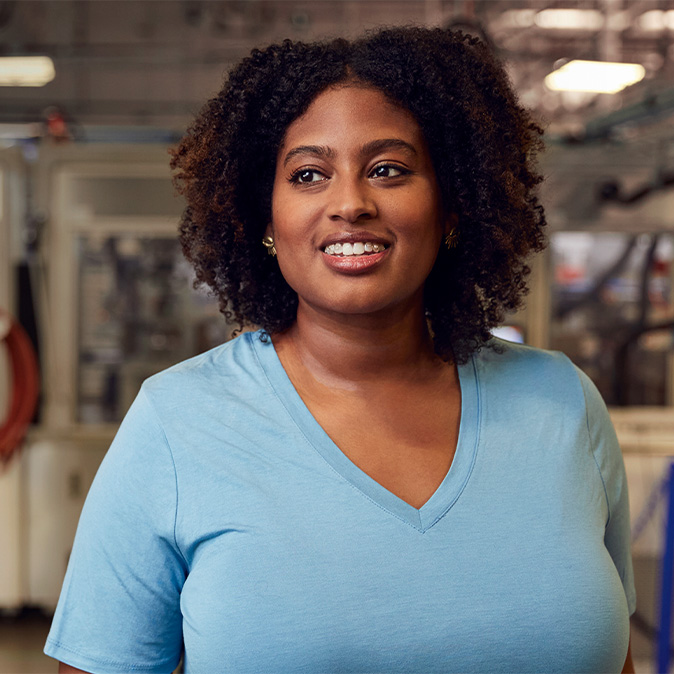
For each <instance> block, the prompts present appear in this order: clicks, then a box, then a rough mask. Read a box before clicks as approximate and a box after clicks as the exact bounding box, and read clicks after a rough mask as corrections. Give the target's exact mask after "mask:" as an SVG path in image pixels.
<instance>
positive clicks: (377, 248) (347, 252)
mask: <svg viewBox="0 0 674 674" xmlns="http://www.w3.org/2000/svg"><path fill="white" fill-rule="evenodd" d="M386 248H387V246H386V244H383V243H373V242H372V241H356V242H355V243H349V242H346V243H332V244H330V245H329V246H326V247H325V248H324V249H323V252H324V253H327V254H328V255H338V256H340V255H341V256H343V257H350V256H351V255H356V256H357V255H372V254H373V253H380V252H381V251H383V250H386Z"/></svg>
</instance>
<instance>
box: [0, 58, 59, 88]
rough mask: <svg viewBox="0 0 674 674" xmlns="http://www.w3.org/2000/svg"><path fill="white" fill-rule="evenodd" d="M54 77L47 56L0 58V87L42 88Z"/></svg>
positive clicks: (54, 73)
mask: <svg viewBox="0 0 674 674" xmlns="http://www.w3.org/2000/svg"><path fill="white" fill-rule="evenodd" d="M55 76H56V71H55V70H54V62H53V61H52V60H51V59H50V58H49V57H48V56H2V57H0V86H2V87H43V86H44V85H45V84H47V83H48V82H51V81H52V80H53V79H54V77H55Z"/></svg>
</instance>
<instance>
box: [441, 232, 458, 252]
mask: <svg viewBox="0 0 674 674" xmlns="http://www.w3.org/2000/svg"><path fill="white" fill-rule="evenodd" d="M443 241H444V243H445V246H447V250H452V248H456V246H457V245H458V243H459V233H458V232H457V231H456V229H452V231H451V232H450V233H449V234H447V236H446V237H445V238H444V239H443Z"/></svg>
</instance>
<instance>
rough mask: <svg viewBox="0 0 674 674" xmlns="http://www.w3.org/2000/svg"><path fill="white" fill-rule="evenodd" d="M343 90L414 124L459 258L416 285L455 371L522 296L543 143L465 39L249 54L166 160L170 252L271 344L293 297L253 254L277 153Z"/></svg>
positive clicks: (262, 254)
mask: <svg viewBox="0 0 674 674" xmlns="http://www.w3.org/2000/svg"><path fill="white" fill-rule="evenodd" d="M348 80H355V81H358V82H360V83H364V84H365V85H367V86H372V87H374V88H376V89H378V90H380V91H382V92H383V93H384V95H385V96H387V97H388V98H389V99H390V100H392V101H393V102H395V103H396V104H397V105H399V106H401V107H403V108H405V109H407V110H408V111H410V112H411V113H412V115H413V116H414V117H415V119H416V120H417V122H418V123H419V125H420V127H421V129H422V131H423V133H424V136H425V138H426V141H427V144H428V147H429V148H430V153H431V158H432V161H433V164H434V167H435V171H436V174H437V179H438V183H439V186H440V190H441V193H442V198H443V204H444V207H445V208H446V209H447V210H448V211H451V212H454V213H456V214H457V216H458V225H457V228H458V232H459V240H458V246H457V247H456V248H453V249H451V250H447V249H446V248H445V247H444V246H442V247H441V250H440V252H439V254H438V257H437V260H436V263H435V266H434V267H433V269H432V271H431V274H430V276H429V278H428V280H427V281H426V285H425V291H424V292H425V310H426V315H427V317H428V320H429V322H430V326H431V330H432V333H433V337H434V345H435V350H436V352H437V353H438V354H439V355H440V356H442V357H443V358H445V359H447V360H449V359H452V358H453V359H455V360H456V361H457V362H465V361H466V360H467V358H468V357H469V356H470V354H471V353H472V352H473V351H475V350H477V349H479V348H480V347H481V346H483V345H484V344H485V343H486V342H487V341H488V340H489V338H490V330H491V329H492V328H493V327H494V326H496V325H498V324H499V323H501V322H502V321H503V319H504V317H505V314H506V312H509V311H512V310H514V309H516V308H517V307H518V306H520V304H521V299H522V296H523V295H524V293H525V292H526V283H525V278H526V275H527V274H528V273H529V271H530V270H529V268H528V266H527V264H526V259H527V257H528V255H529V254H530V253H532V252H533V251H539V250H541V249H542V248H543V247H544V245H545V237H544V234H543V227H544V225H545V215H544V213H543V208H542V206H541V205H540V203H539V201H538V198H537V196H536V190H535V187H536V185H537V184H538V183H539V182H540V181H541V180H542V178H541V176H540V175H539V174H538V173H536V170H535V166H534V161H535V157H536V154H537V152H538V151H539V150H541V149H542V140H541V135H542V133H543V131H542V129H541V128H540V127H539V126H538V125H537V124H536V123H535V122H534V121H533V119H532V118H531V116H530V115H529V113H528V112H527V111H526V110H525V109H524V108H523V107H522V106H520V105H519V103H518V101H517V97H516V95H515V94H514V92H513V91H512V89H511V87H510V84H509V81H508V77H507V75H506V73H505V71H504V69H503V66H502V65H501V64H500V62H499V61H498V60H497V58H496V57H495V56H494V54H493V53H491V52H490V51H489V49H488V48H487V47H486V46H485V45H484V44H483V43H482V42H480V41H479V40H478V39H477V38H475V37H471V36H468V35H464V34H463V33H461V32H460V31H451V30H446V29H440V28H421V27H398V28H389V29H380V30H378V31H376V32H374V33H371V34H368V35H366V36H365V37H362V38H360V39H357V40H354V41H347V40H344V39H337V40H333V41H330V42H326V43H311V44H307V43H302V42H293V41H290V40H286V41H284V42H283V43H282V44H275V45H271V46H269V47H267V48H266V49H262V50H259V49H255V50H253V51H252V52H251V55H250V56H249V57H247V58H245V59H244V60H243V61H242V62H241V63H239V64H238V65H236V66H235V67H234V68H233V69H232V70H231V72H230V73H229V76H228V78H227V79H226V80H225V84H224V86H223V88H222V90H221V91H220V93H219V94H218V95H217V96H216V97H215V98H213V99H211V100H210V101H208V103H206V105H205V106H204V108H203V109H202V110H201V112H200V113H199V115H198V116H197V118H196V120H195V122H194V123H193V125H192V126H191V127H190V128H189V129H188V131H187V134H186V135H185V137H184V138H183V139H182V141H181V142H180V144H179V145H178V146H177V147H176V148H175V149H173V150H172V151H171V154H172V159H171V167H172V168H173V169H174V170H176V173H175V177H174V180H175V184H176V187H177V189H178V191H179V192H180V193H181V194H183V195H184V197H185V198H186V200H187V208H186V210H185V212H184V214H183V218H182V221H181V224H180V241H181V244H182V248H183V252H184V254H185V256H186V257H187V259H188V260H189V261H190V262H191V263H192V264H193V265H194V267H195V269H196V282H195V283H196V284H197V285H198V284H202V283H205V284H207V285H208V286H210V288H211V289H212V291H213V292H214V293H215V295H216V296H217V297H218V299H219V302H220V309H221V311H222V312H223V313H224V314H225V315H226V316H227V317H228V318H234V319H236V321H237V322H238V323H239V324H240V326H242V327H243V326H244V325H256V326H260V327H262V328H264V329H265V330H266V331H267V333H269V334H271V335H273V334H274V333H278V332H281V331H283V330H286V329H287V328H289V327H290V326H291V325H292V324H293V322H294V320H295V316H296V311H297V301H298V300H297V295H296V293H295V292H294V291H293V290H292V289H291V288H290V286H289V285H288V284H287V283H286V281H285V279H284V278H283V276H282V275H281V272H280V270H279V266H278V264H277V263H276V260H275V259H274V258H271V257H269V256H268V255H267V252H266V250H265V248H264V247H263V246H262V245H261V239H262V237H263V235H264V230H265V228H266V226H267V224H268V223H269V222H271V197H272V186H273V182H274V173H275V163H276V156H277V152H278V149H279V147H280V145H281V143H282V141H283V138H284V134H285V132H286V129H287V128H288V126H289V125H290V124H291V123H292V122H293V121H294V120H295V119H297V118H298V117H299V116H301V115H302V114H303V113H304V112H305V111H306V110H307V108H308V107H309V105H310V104H311V102H312V101H313V100H314V99H315V98H316V96H317V95H318V94H319V93H321V92H322V91H324V90H325V89H326V88H328V87H330V86H331V85H335V84H337V83H341V82H345V81H348Z"/></svg>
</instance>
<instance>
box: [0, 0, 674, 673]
mask: <svg viewBox="0 0 674 674" xmlns="http://www.w3.org/2000/svg"><path fill="white" fill-rule="evenodd" d="M403 23H417V24H425V25H438V26H446V27H454V28H459V29H462V30H464V31H465V32H469V33H472V34H474V35H477V36H479V37H481V38H482V39H483V40H485V41H486V42H487V43H488V44H489V45H490V46H491V47H492V48H493V49H494V50H495V51H496V52H497V53H498V54H499V55H500V56H501V57H502V58H503V59H504V60H505V61H506V62H507V64H508V72H509V74H510V77H511V80H512V82H513V85H514V87H515V89H516V90H517V91H518V93H519V96H520V99H521V101H522V103H523V104H524V105H526V106H528V107H530V108H531V109H533V110H534V112H535V116H536V118H537V120H538V121H539V123H540V124H541V125H543V126H544V127H545V129H546V144H547V151H546V154H545V156H544V157H543V159H542V163H541V166H542V170H543V173H544V174H545V176H546V183H545V185H544V186H543V188H542V199H543V203H544V205H545V207H546V211H547V216H548V221H549V223H550V226H549V241H550V245H549V247H548V250H547V251H546V253H545V254H543V255H540V256H539V257H538V258H536V259H535V260H532V263H531V266H532V269H533V273H532V277H531V284H530V285H531V292H530V294H529V297H528V302H527V306H526V309H525V310H523V311H521V312H520V313H518V314H516V315H513V316H511V317H509V320H508V322H507V324H506V325H505V326H503V327H502V328H501V330H500V334H501V335H502V336H504V337H505V338H506V339H512V340H516V341H525V342H526V343H529V344H532V345H534V346H540V347H544V348H552V349H559V350H562V351H564V352H565V353H567V354H568V355H569V356H570V357H571V358H572V359H573V361H574V362H576V363H577V364H578V365H579V366H580V367H581V368H582V369H584V370H585V371H586V372H587V373H588V374H589V375H590V377H591V378H592V379H593V380H594V381H595V383H596V384H597V386H598V387H599V389H600V391H601V392H602V394H603V396H604V398H605V399H606V401H607V403H608V404H609V406H610V410H611V414H612V417H613V420H614V423H615V425H616V429H617V431H618V434H619V438H620V440H621V445H622V447H623V451H624V454H625V461H626V466H627V470H628V479H629V484H630V495H631V509H632V520H633V529H634V531H633V553H634V558H635V566H636V570H637V590H638V595H639V608H638V614H637V616H636V617H635V619H634V622H633V649H634V653H635V657H636V660H637V672H643V673H645V672H654V671H665V670H664V669H662V667H663V665H662V664H660V665H658V664H656V660H655V658H656V655H657V653H656V651H657V645H656V644H657V640H658V636H659V635H660V634H661V632H662V630H661V629H660V628H661V623H662V621H663V617H662V613H663V611H662V608H663V601H664V606H665V608H666V602H667V600H669V601H670V602H671V592H670V593H669V597H667V596H666V595H667V594H668V593H667V592H664V594H663V589H662V572H663V555H664V554H665V541H666V536H665V527H666V525H667V517H666V515H665V513H666V506H667V503H668V499H669V496H670V493H671V490H670V489H669V486H668V485H669V483H668V482H667V476H668V468H669V465H670V463H671V461H672V459H671V457H672V456H674V295H673V286H674V265H673V264H672V262H673V260H674V124H673V122H674V1H673V0H582V1H565V0H400V1H397V0H360V1H358V0H313V1H305V2H295V1H293V0H238V1H225V0H222V1H216V0H208V1H199V0H154V1H147V0H133V1H127V0H0V337H1V338H2V340H3V346H4V348H1V349H0V422H2V420H3V419H4V425H2V424H0V454H2V456H4V464H3V467H2V469H0V673H9V672H47V671H54V664H53V663H52V662H51V661H49V660H48V659H47V658H45V657H44V656H42V655H41V654H40V651H41V648H42V643H43V640H44V637H45V635H46V629H47V626H48V620H49V616H50V613H51V612H52V611H53V609H54V607H55V604H56V601H57V598H58V593H59V590H60V586H61V581H62V579H63V574H64V572H65V568H66V564H67V560H68V555H69V551H70V546H71V544H72V539H73V536H74V532H75V527H76V524H77V518H78V515H79V512H80V509H81V507H82V504H83V501H84V498H85V496H86V492H87V489H88V487H89V484H90V483H91V480H92V479H93V475H94V473H95V471H96V469H97V467H98V464H99V463H100V461H101V458H102V456H103V454H104V453H105V451H106V449H107V447H108V445H109V443H110V440H111V438H112V436H113V435H114V433H115V430H116V428H117V425H118V424H119V422H120V420H121V419H122V417H123V415H124V413H125V411H126V409H127V408H128V406H129V405H130V403H131V401H132V400H133V398H134V396H135V394H136V392H137V390H138V388H139V386H140V383H141V382H142V381H143V379H145V378H146V377H148V376H149V375H151V374H153V373H154V372H156V371H158V370H160V369H163V368H165V367H167V366H169V365H171V364H173V363H175V362H177V361H179V360H182V359H184V358H186V357H189V356H191V355H193V354H196V353H199V352H201V351H204V350H206V349H208V348H210V347H212V346H215V345H216V344H219V343H221V342H222V341H224V340H227V339H229V338H230V337H231V332H232V329H233V326H231V325H228V324H227V323H226V322H225V320H224V319H223V318H222V316H221V315H220V314H219V313H218V311H217V307H216V306H215V303H214V302H213V300H212V299H211V298H210V297H209V296H208V294H207V293H206V292H205V291H203V290H202V291H195V290H193V289H192V281H193V276H192V272H191V270H190V269H189V267H188V266H187V265H186V263H185V262H184V261H183V260H182V258H181V254H180V251H179V247H178V245H177V243H176V225H177V221H178V218H179V215H180V213H181V210H182V208H183V205H182V203H181V201H180V199H179V198H177V197H176V196H175V194H174V192H173V189H172V186H171V182H170V172H169V168H168V155H167V148H168V147H169V146H171V145H172V144H174V143H175V142H176V141H177V139H178V138H180V136H181V135H182V134H183V132H184V130H185V128H186V126H187V125H188V124H189V123H190V120H191V119H192V118H193V116H194V114H195V113H196V112H197V111H198V110H199V108H200V107H201V105H202V104H203V102H204V101H205V100H206V99H207V98H208V97H210V96H211V95H213V94H215V92H216V91H217V90H218V89H219V88H220V85H221V83H222V79H223V74H224V72H225V71H226V70H227V68H228V67H229V66H230V65H231V64H233V63H234V62H236V61H238V60H239V59H240V58H242V57H243V56H245V55H246V54H247V53H248V52H249V51H250V49H251V48H252V47H254V46H262V45H265V44H267V43H269V42H272V41H277V40H281V39H283V38H286V37H290V38H293V39H306V40H314V39H320V38H327V37H334V36H338V35H347V36H354V35H357V34H359V33H360V32H362V31H363V30H364V29H367V28H370V27H375V26H380V25H383V24H387V25H391V24H403ZM26 57H30V58H29V59H28V60H26ZM579 62H581V63H580V64H579ZM582 62H590V63H589V64H585V66H583V63H582ZM597 63H599V64H600V65H604V66H605V65H606V64H610V63H614V64H623V65H625V64H631V65H630V66H629V67H627V68H623V70H624V71H626V73H627V74H626V75H625V76H624V77H623V75H622V74H620V73H621V72H622V71H620V70H619V74H618V75H615V74H614V72H613V71H610V72H608V71H601V72H599V73H597V71H596V70H590V71H589V74H588V70H587V68H592V67H593V64H594V67H596V66H597ZM583 67H584V68H585V70H583ZM574 68H576V69H575V70H574ZM578 68H580V69H578ZM616 78H617V79H616ZM33 353H34V354H35V356H33ZM33 401H35V402H36V404H35V406H33ZM2 410H5V413H4V415H3V414H2ZM29 422H30V423H29ZM22 438H23V442H20V440H21V439H22ZM19 448H21V451H19ZM672 526H674V524H672ZM671 533H672V532H671V531H670V534H671ZM665 589H666V588H665ZM664 641H665V644H666V643H667V642H666V639H665V640H664ZM663 648H665V649H666V650H667V652H669V651H670V650H671V647H670V646H669V645H666V646H664V647H663V646H660V649H661V655H660V657H661V658H662V649H663ZM662 662H663V660H662V659H661V660H660V663H662ZM658 667H660V670H658Z"/></svg>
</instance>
